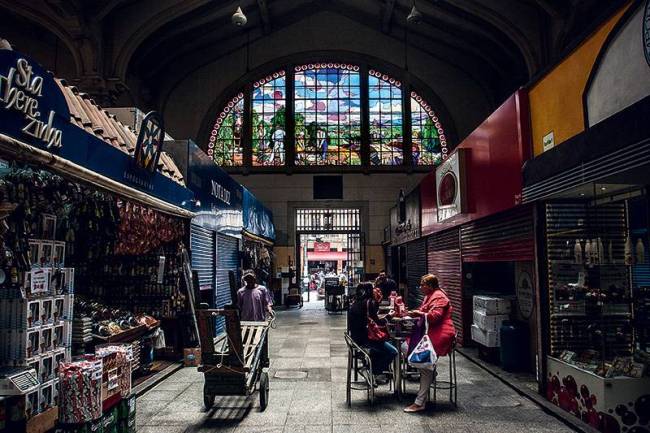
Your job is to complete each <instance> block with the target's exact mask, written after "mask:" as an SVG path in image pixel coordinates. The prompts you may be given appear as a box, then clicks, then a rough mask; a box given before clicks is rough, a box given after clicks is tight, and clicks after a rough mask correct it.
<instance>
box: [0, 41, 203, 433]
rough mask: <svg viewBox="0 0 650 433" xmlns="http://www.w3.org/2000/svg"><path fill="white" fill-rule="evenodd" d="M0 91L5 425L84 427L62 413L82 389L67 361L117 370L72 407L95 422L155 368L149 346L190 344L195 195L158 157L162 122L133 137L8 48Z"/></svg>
mask: <svg viewBox="0 0 650 433" xmlns="http://www.w3.org/2000/svg"><path fill="white" fill-rule="evenodd" d="M0 83H1V84H0V102H1V108H0V125H1V126H0V128H1V129H0V157H1V158H2V164H1V165H2V168H1V171H0V183H1V188H0V189H1V192H2V196H1V198H2V203H1V205H0V206H1V208H2V215H1V217H2V226H3V229H2V230H1V232H2V245H3V251H4V253H3V255H2V260H1V265H2V270H1V272H0V277H1V278H0V292H1V296H0V304H1V311H2V319H3V320H2V321H1V327H2V329H1V331H0V336H1V337H0V339H1V343H0V344H1V346H2V351H1V353H0V363H1V364H2V366H3V373H2V380H3V389H9V392H10V394H12V395H13V397H12V398H9V399H6V398H5V399H2V400H1V402H2V408H1V409H2V410H3V411H4V412H3V413H7V414H10V415H9V416H8V423H9V424H11V425H12V426H15V428H16V429H17V430H12V428H13V427H10V428H9V430H10V431H21V430H22V429H25V428H32V427H33V426H34V425H36V424H38V425H39V428H44V425H46V424H47V423H49V424H47V425H52V426H53V423H54V422H56V420H57V417H58V418H59V419H60V420H61V422H64V423H74V422H77V421H78V420H79V418H78V415H79V413H72V412H70V413H67V412H61V413H58V415H57V406H59V405H61V403H62V401H63V400H64V399H69V398H71V396H73V395H74V394H73V391H72V390H71V389H68V388H66V387H69V386H73V387H74V384H73V382H74V377H76V376H75V374H76V372H77V371H79V370H77V368H78V367H79V364H75V363H70V361H71V357H72V356H73V355H78V354H84V355H85V356H90V355H88V354H94V356H93V357H88V358H87V362H86V361H84V362H85V364H84V366H85V367H83V368H86V367H88V368H87V369H86V370H84V371H86V372H88V374H91V371H94V372H95V373H97V374H99V375H100V376H102V377H103V376H105V375H106V374H107V372H108V368H109V366H110V368H113V367H114V370H111V371H112V373H111V374H112V376H111V381H112V382H111V381H109V380H108V377H106V378H104V379H103V380H104V381H105V382H104V385H105V386H104V387H103V388H101V386H100V388H98V389H101V392H99V393H96V394H95V397H93V399H92V400H89V401H87V402H85V403H81V402H77V403H75V404H77V407H78V408H81V407H82V406H83V407H84V409H85V410H86V411H87V412H86V413H88V414H89V416H91V417H94V418H98V417H100V416H102V406H103V409H104V410H105V411H110V410H112V409H113V408H115V407H117V406H116V405H118V403H120V402H121V401H122V399H123V398H124V399H126V398H128V396H129V393H130V390H131V386H132V382H131V377H132V376H133V378H134V383H133V384H134V385H135V381H137V380H138V378H139V377H142V376H145V375H147V374H148V373H150V372H151V371H152V369H153V370H155V369H156V365H155V361H156V358H154V355H153V354H154V351H155V350H156V353H157V354H160V356H162V357H164V356H165V355H171V354H177V355H178V354H179V353H180V349H181V348H182V347H184V346H185V345H186V344H188V341H186V340H187V336H188V335H191V332H184V331H185V328H189V327H190V326H191V324H190V321H189V318H188V314H187V311H188V308H189V304H188V295H189V294H188V292H187V289H186V288H185V287H184V286H183V284H182V281H181V274H182V273H181V268H182V262H181V257H182V254H181V251H182V249H183V241H184V239H185V236H186V230H187V225H188V223H189V220H190V218H191V217H192V216H193V213H192V212H191V210H189V209H188V208H187V207H186V203H189V202H190V201H191V200H192V198H193V194H192V192H191V191H189V190H188V189H186V188H185V186H184V179H183V176H182V175H181V173H180V171H179V170H178V168H177V167H176V165H175V163H174V161H173V160H172V159H171V158H170V157H169V155H167V154H166V153H164V152H162V147H161V144H162V141H163V137H164V127H163V124H162V119H161V118H160V117H159V116H157V115H156V114H150V115H148V116H147V117H146V118H145V119H144V120H143V125H142V127H141V131H140V134H139V135H138V136H136V134H135V133H134V132H133V131H131V130H130V129H128V128H127V127H126V126H124V125H123V124H122V123H120V122H119V121H117V120H116V119H115V118H114V117H113V116H111V115H109V114H108V113H107V112H106V111H104V110H102V109H101V108H100V107H98V106H97V105H95V103H94V102H93V101H91V100H90V99H88V98H87V97H85V96H83V95H81V94H79V93H78V92H76V90H74V89H72V88H70V87H67V86H66V85H65V84H63V83H62V82H60V81H58V80H56V79H54V78H53V77H52V75H51V74H49V73H48V72H46V71H44V70H43V69H42V68H41V67H40V66H39V65H38V64H37V63H36V62H34V61H32V60H31V59H29V58H28V57H26V56H23V55H21V54H19V53H16V52H14V51H11V50H0ZM183 336H185V337H183ZM91 359H92V361H91ZM93 363H94V364H93ZM96 366H99V369H98V370H97V369H96V368H95V367H96ZM102 366H104V367H105V368H102ZM83 368H82V369H83ZM84 374H85V373H84ZM95 377H96V376H95ZM113 382H114V383H115V384H116V386H115V387H113V386H111V385H110V383H113ZM12 384H13V385H12ZM96 384H98V385H100V384H101V381H97V382H96ZM5 385H6V386H5ZM12 386H15V388H14V389H11V387H12ZM64 390H66V391H65V392H64ZM85 391H89V389H84V392H85ZM79 404H82V406H78V405H79ZM73 406H74V404H73V405H72V406H70V405H68V406H66V407H68V408H70V407H73ZM123 421H124V422H125V423H128V422H129V421H128V419H126V418H125V419H124V420H123ZM115 422H117V418H115ZM45 430H47V428H45Z"/></svg>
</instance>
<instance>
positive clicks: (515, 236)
mask: <svg viewBox="0 0 650 433" xmlns="http://www.w3.org/2000/svg"><path fill="white" fill-rule="evenodd" d="M460 236H461V245H462V256H463V262H494V261H509V262H525V261H534V260H535V229H534V219H533V209H532V207H531V206H523V207H520V208H517V209H515V210H513V211H510V212H506V213H502V214H499V215H496V216H493V217H488V218H484V219H482V220H479V221H476V222H472V223H469V224H466V225H464V226H462V227H461V229H460Z"/></svg>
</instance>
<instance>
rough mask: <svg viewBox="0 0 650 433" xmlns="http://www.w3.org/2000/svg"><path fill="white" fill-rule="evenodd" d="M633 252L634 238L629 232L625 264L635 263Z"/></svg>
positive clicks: (626, 242)
mask: <svg viewBox="0 0 650 433" xmlns="http://www.w3.org/2000/svg"><path fill="white" fill-rule="evenodd" d="M632 254H633V253H632V239H631V238H630V235H629V234H628V235H627V238H625V265H627V266H631V265H633V264H634V256H633V255H632Z"/></svg>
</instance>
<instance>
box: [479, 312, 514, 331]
mask: <svg viewBox="0 0 650 433" xmlns="http://www.w3.org/2000/svg"><path fill="white" fill-rule="evenodd" d="M506 320H510V316H509V315H507V314H496V315H490V314H487V313H486V311H485V310H481V309H478V310H474V324H475V325H476V326H478V327H479V328H481V329H482V330H484V331H498V330H499V329H501V324H502V323H503V322H505V321H506Z"/></svg>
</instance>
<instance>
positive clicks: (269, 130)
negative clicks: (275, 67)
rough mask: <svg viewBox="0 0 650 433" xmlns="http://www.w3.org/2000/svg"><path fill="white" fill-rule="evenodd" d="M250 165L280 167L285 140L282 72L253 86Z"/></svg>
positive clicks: (283, 81)
mask: <svg viewBox="0 0 650 433" xmlns="http://www.w3.org/2000/svg"><path fill="white" fill-rule="evenodd" d="M252 101H253V110H252V111H253V112H252V123H253V165H254V166H264V165H271V166H273V165H283V164H284V158H285V148H284V142H285V138H286V135H287V134H286V82H285V72H284V71H279V72H275V73H273V74H272V75H268V76H267V77H265V78H263V79H261V80H259V81H256V82H255V83H253V95H252Z"/></svg>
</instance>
